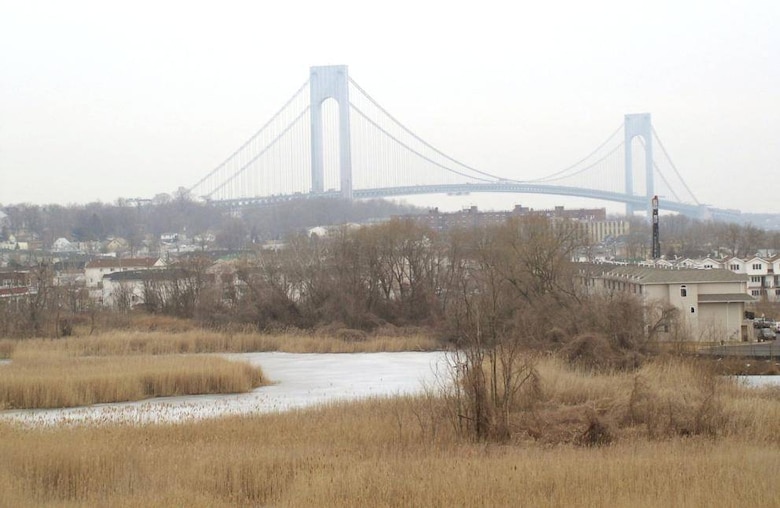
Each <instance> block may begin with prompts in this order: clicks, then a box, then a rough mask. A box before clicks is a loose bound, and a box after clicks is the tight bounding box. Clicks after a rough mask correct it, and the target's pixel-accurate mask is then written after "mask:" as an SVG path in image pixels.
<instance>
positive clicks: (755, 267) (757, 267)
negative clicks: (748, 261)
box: [753, 263, 761, 270]
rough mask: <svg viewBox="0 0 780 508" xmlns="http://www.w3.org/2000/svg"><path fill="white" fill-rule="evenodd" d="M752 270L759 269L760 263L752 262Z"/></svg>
mask: <svg viewBox="0 0 780 508" xmlns="http://www.w3.org/2000/svg"><path fill="white" fill-rule="evenodd" d="M753 270H761V263H753Z"/></svg>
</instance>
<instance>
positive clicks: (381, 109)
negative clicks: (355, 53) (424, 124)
mask: <svg viewBox="0 0 780 508" xmlns="http://www.w3.org/2000/svg"><path fill="white" fill-rule="evenodd" d="M349 82H350V83H352V85H354V87H355V88H357V89H358V91H359V92H360V93H362V94H363V95H364V96H365V97H366V99H368V100H369V101H370V102H371V103H372V104H373V105H374V106H376V107H377V108H378V109H379V111H381V112H382V113H384V114H385V115H386V116H387V117H388V118H389V119H390V120H392V121H393V122H395V124H396V125H398V126H399V127H400V128H401V129H403V131H404V132H406V133H407V134H409V135H410V136H412V137H413V138H414V139H416V140H417V141H419V142H420V143H422V144H423V145H425V146H426V147H427V148H430V149H431V150H433V151H434V152H435V153H436V154H438V155H441V156H442V157H444V158H445V159H447V160H449V161H450V162H454V163H455V164H457V165H458V166H461V167H463V168H465V169H468V170H469V171H473V172H474V173H478V174H480V175H482V176H486V177H488V178H492V179H494V180H505V179H504V178H502V177H500V176H496V175H493V174H490V173H486V172H484V171H480V170H478V169H476V168H472V167H471V166H468V165H466V164H463V163H462V162H460V161H458V160H456V159H453V158H452V157H450V156H449V155H447V154H446V153H444V152H442V151H441V150H439V149H438V148H436V147H435V146H433V145H431V144H430V143H428V142H427V141H425V140H424V139H422V138H421V137H420V136H418V135H417V134H415V133H414V132H412V131H411V130H409V129H408V128H406V126H404V124H402V123H401V122H399V121H398V120H396V118H395V117H394V116H393V115H391V114H390V113H388V112H387V110H386V109H385V108H383V107H382V106H380V105H379V103H378V102H377V101H375V100H374V98H373V97H371V96H370V95H368V92H366V91H365V90H363V89H362V88H361V87H360V85H358V84H357V83H356V82H355V80H354V79H352V78H351V77H350V78H349ZM350 105H351V106H352V107H354V108H355V110H356V111H358V112H360V111H359V110H358V109H357V107H356V106H355V105H354V104H352V103H350ZM360 114H361V115H362V116H363V117H364V118H366V119H368V117H367V116H366V115H365V114H363V113H362V112H360ZM369 122H371V120H369ZM372 123H373V122H372ZM374 125H375V126H376V127H377V128H378V129H380V130H382V131H383V132H385V134H387V132H386V131H384V129H382V128H381V127H379V126H378V125H376V124H375V123H374ZM388 135H389V134H388ZM393 139H395V138H393ZM395 141H397V142H399V143H400V141H398V140H397V139H396V140H395ZM404 146H406V145H404ZM406 148H409V147H408V146H407V147H406ZM410 150H411V149H410ZM412 151H413V152H414V150H412ZM415 153H417V155H420V156H421V157H424V156H422V155H421V154H420V153H418V152H415ZM426 160H428V161H430V159H427V158H426ZM431 162H432V161H431ZM437 165H438V166H439V167H441V168H444V169H446V170H448V171H452V172H453V173H457V174H459V175H461V176H465V177H468V178H474V179H475V180H481V181H483V182H487V181H488V180H484V179H481V178H478V177H475V176H471V175H465V174H463V173H459V172H457V171H455V170H452V169H450V168H447V167H445V166H442V165H440V164H437Z"/></svg>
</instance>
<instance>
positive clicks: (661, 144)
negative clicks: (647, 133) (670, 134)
mask: <svg viewBox="0 0 780 508" xmlns="http://www.w3.org/2000/svg"><path fill="white" fill-rule="evenodd" d="M651 128H652V129H653V136H655V140H656V141H658V146H660V147H661V151H662V152H663V153H664V155H665V156H666V160H668V161H669V164H670V165H671V166H672V169H673V170H674V173H675V174H676V175H677V178H679V179H680V183H682V184H683V187H685V190H687V191H688V194H690V196H691V197H692V198H693V202H694V203H696V204H697V205H699V204H701V203H699V200H698V199H696V196H695V195H694V194H693V191H691V189H690V187H688V184H687V183H685V180H683V177H682V176H681V175H680V172H679V171H677V166H675V165H674V162H672V158H671V157H669V153H668V152H667V151H666V148H664V144H663V143H662V142H661V138H659V137H658V133H657V132H655V127H651ZM659 173H660V171H659ZM678 199H679V198H678Z"/></svg>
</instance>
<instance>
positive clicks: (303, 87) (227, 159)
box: [188, 79, 309, 196]
mask: <svg viewBox="0 0 780 508" xmlns="http://www.w3.org/2000/svg"><path fill="white" fill-rule="evenodd" d="M308 84H309V80H308V79H307V80H306V81H305V82H304V83H303V85H301V87H300V88H298V90H297V91H296V92H295V93H294V94H293V96H292V97H290V100H288V101H287V102H285V103H284V106H282V107H281V108H280V109H279V111H277V112H276V114H275V115H274V116H273V117H272V118H271V119H270V120H268V121H267V122H266V123H265V124H264V125H263V126H262V127H260V129H259V130H258V131H257V132H255V133H254V134H253V135H252V136H251V137H250V138H249V139H248V140H246V142H244V144H243V145H241V146H240V147H238V148H237V149H236V150H235V151H234V152H233V153H232V154H230V156H228V157H227V158H226V159H225V160H224V161H222V163H221V164H219V165H218V166H217V167H215V168H214V169H213V170H211V172H210V173H209V174H207V175H206V176H204V177H203V178H201V179H200V180H199V181H198V183H196V184H195V185H193V186H192V187H190V188H189V189H188V191H189V192H192V190H193V189H195V188H196V187H197V186H199V185H200V184H202V183H203V182H205V181H206V180H208V179H209V178H211V177H212V176H214V174H215V173H216V172H217V171H219V170H220V169H222V168H223V167H225V165H227V163H228V162H230V161H231V160H232V159H233V157H235V156H236V155H238V154H239V152H241V150H243V149H244V148H246V147H247V146H248V145H249V143H251V142H252V141H254V140H255V139H257V137H258V136H259V135H260V134H261V133H262V132H263V131H264V130H265V129H267V128H268V126H269V125H271V124H272V123H273V122H274V120H276V119H277V118H278V117H279V116H280V115H281V114H282V113H283V112H284V110H285V109H287V106H289V105H290V104H292V102H293V101H294V100H295V99H296V98H297V97H298V95H300V93H301V92H302V91H303V90H304V89H305V88H306V86H307V85H308ZM306 110H307V111H308V106H307V108H306ZM296 121H298V118H296V119H295V120H293V122H292V123H295V122H296ZM278 139H279V138H278V137H277V138H276V139H275V140H274V141H273V142H276V141H277V140H278ZM273 142H272V143H273ZM252 160H253V161H254V159H252ZM244 167H246V166H244ZM244 167H242V168H241V169H239V172H240V171H242V170H243V169H244ZM231 179H232V178H231ZM228 181H229V180H228ZM224 183H226V182H224ZM224 183H223V185H220V186H219V187H218V188H217V189H214V190H212V191H211V192H210V193H209V194H208V195H209V196H210V195H211V194H213V193H214V192H216V191H217V190H219V189H221V188H222V187H223V186H224Z"/></svg>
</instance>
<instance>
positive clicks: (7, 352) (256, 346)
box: [0, 329, 441, 358]
mask: <svg viewBox="0 0 780 508" xmlns="http://www.w3.org/2000/svg"><path fill="white" fill-rule="evenodd" d="M440 347H441V345H440V344H439V343H438V342H437V341H436V340H435V339H433V338H431V337H430V336H426V335H423V334H414V335H404V336H392V337H391V336H381V335H380V336H371V337H366V338H365V339H364V340H360V341H354V340H344V339H341V338H337V337H330V336H318V335H311V334H307V333H278V334H263V333H258V332H241V333H232V332H215V331H209V330H204V329H192V330H188V331H183V332H178V333H171V332H167V331H130V330H112V331H109V332H105V333H102V334H96V335H91V336H81V337H67V338H61V339H25V340H17V341H12V340H9V339H6V340H3V341H0V358H3V357H5V358H9V357H11V356H14V355H15V352H16V351H27V350H44V349H45V350H49V351H51V350H56V351H63V352H66V353H67V354H69V355H72V356H109V355H166V354H179V353H247V352H262V351H283V352H287V353H359V352H364V353H365V352H379V351H387V352H394V351H433V350H436V349H439V348H440Z"/></svg>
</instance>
